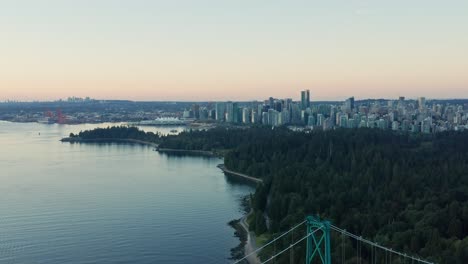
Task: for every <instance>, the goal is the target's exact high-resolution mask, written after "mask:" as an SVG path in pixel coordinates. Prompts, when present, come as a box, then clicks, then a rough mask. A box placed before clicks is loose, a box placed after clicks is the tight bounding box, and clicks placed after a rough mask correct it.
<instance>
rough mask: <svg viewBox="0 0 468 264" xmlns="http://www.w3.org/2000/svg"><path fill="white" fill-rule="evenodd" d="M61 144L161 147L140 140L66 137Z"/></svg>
mask: <svg viewBox="0 0 468 264" xmlns="http://www.w3.org/2000/svg"><path fill="white" fill-rule="evenodd" d="M60 141H61V142H68V143H131V144H140V145H147V146H151V147H155V148H157V147H158V146H159V145H158V144H156V143H153V142H149V141H144V140H138V139H128V138H95V139H83V138H71V137H66V138H62V139H60Z"/></svg>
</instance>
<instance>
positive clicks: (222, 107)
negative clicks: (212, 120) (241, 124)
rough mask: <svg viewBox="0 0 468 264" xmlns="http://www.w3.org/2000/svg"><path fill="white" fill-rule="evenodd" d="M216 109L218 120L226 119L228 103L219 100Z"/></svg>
mask: <svg viewBox="0 0 468 264" xmlns="http://www.w3.org/2000/svg"><path fill="white" fill-rule="evenodd" d="M215 111H216V120H217V121H220V122H222V121H224V118H225V113H226V103H222V102H217V103H216V106H215Z"/></svg>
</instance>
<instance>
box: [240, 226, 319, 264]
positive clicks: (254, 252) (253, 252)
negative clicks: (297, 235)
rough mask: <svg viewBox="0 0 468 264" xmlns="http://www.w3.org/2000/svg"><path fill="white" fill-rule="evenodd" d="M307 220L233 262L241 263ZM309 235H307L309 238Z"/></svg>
mask: <svg viewBox="0 0 468 264" xmlns="http://www.w3.org/2000/svg"><path fill="white" fill-rule="evenodd" d="M306 222H307V221H303V222H301V223H299V224H297V225H296V226H294V227H293V228H291V229H289V230H288V231H286V232H284V233H283V234H281V235H280V236H278V237H276V238H275V239H273V240H271V241H270V242H268V243H266V244H265V245H263V246H261V247H259V248H257V249H256V250H254V251H252V252H250V253H249V254H248V255H245V256H244V257H243V258H241V259H239V260H237V261H235V262H234V263H232V264H237V263H240V262H241V261H243V260H245V259H247V258H248V257H250V256H252V255H253V254H256V253H257V252H259V251H261V250H262V249H264V248H266V247H267V246H269V245H271V244H273V243H274V242H276V241H277V240H278V239H280V238H282V237H284V236H285V235H287V234H289V233H290V232H291V231H293V230H294V229H297V228H298V227H300V226H302V225H303V224H305V223H306ZM309 235H310V234H309ZM307 237H308V236H306V238H307Z"/></svg>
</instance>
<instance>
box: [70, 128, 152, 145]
mask: <svg viewBox="0 0 468 264" xmlns="http://www.w3.org/2000/svg"><path fill="white" fill-rule="evenodd" d="M70 138H79V139H84V140H96V139H105V140H112V139H135V140H141V141H146V142H152V143H159V142H160V141H161V135H160V134H155V133H153V132H144V131H142V130H139V129H138V128H136V127H131V126H112V127H106V128H96V129H93V130H86V131H80V132H79V133H78V134H77V135H75V134H73V133H71V134H70Z"/></svg>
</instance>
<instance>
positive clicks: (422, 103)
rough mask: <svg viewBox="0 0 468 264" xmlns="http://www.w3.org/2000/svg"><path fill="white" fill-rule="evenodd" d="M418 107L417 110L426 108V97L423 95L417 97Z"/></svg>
mask: <svg viewBox="0 0 468 264" xmlns="http://www.w3.org/2000/svg"><path fill="white" fill-rule="evenodd" d="M418 108H419V111H424V110H425V109H426V98H425V97H419V98H418Z"/></svg>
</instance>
